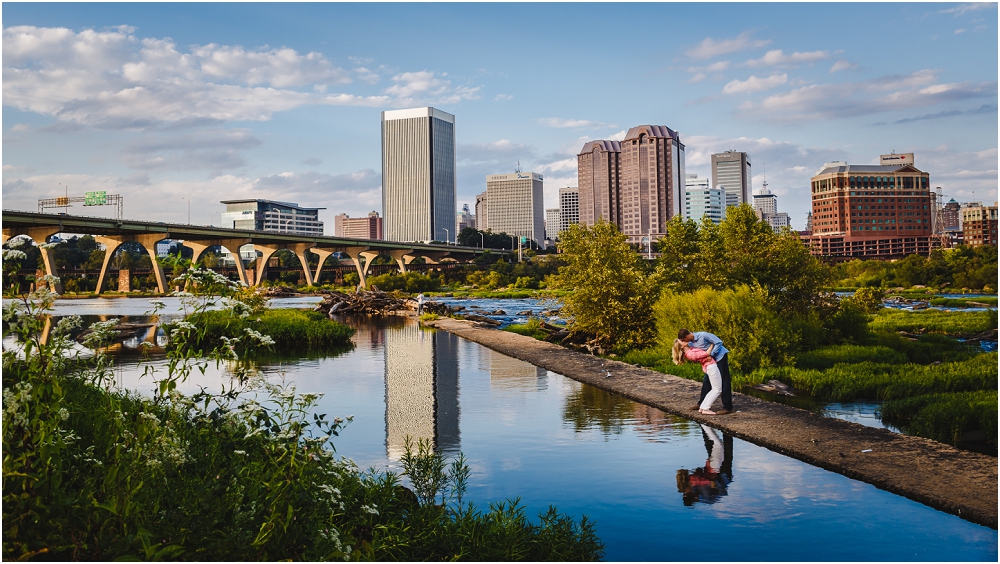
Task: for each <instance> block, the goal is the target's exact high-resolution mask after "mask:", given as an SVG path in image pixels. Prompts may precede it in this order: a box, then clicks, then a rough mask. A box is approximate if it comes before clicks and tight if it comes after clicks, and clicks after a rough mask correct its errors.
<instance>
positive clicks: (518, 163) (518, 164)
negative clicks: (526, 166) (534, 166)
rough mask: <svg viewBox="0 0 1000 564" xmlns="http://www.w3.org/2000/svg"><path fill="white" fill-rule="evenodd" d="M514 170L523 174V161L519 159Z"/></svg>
mask: <svg viewBox="0 0 1000 564" xmlns="http://www.w3.org/2000/svg"><path fill="white" fill-rule="evenodd" d="M514 172H516V173H517V174H521V161H517V168H516V169H514Z"/></svg>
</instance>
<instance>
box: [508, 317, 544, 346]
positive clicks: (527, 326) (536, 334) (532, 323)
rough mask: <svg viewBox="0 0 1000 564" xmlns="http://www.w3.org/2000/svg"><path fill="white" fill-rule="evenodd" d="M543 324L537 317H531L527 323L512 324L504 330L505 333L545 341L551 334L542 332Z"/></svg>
mask: <svg viewBox="0 0 1000 564" xmlns="http://www.w3.org/2000/svg"><path fill="white" fill-rule="evenodd" d="M541 327H542V322H541V320H539V319H538V318H537V317H529V318H528V321H527V322H526V323H512V324H510V325H508V326H507V327H505V328H504V331H510V332H511V333H517V334H518V335H525V336H527V337H533V338H535V339H539V340H544V339H545V337H548V336H549V334H548V333H546V332H545V331H542V329H541Z"/></svg>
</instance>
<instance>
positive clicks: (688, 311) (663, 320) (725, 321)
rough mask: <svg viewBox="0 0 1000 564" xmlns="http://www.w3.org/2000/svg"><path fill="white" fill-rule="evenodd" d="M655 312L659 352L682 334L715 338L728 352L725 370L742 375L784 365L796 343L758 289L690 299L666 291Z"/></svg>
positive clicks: (695, 294) (700, 293)
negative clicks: (683, 330) (688, 332)
mask: <svg viewBox="0 0 1000 564" xmlns="http://www.w3.org/2000/svg"><path fill="white" fill-rule="evenodd" d="M654 312H655V317H656V324H657V329H658V333H659V339H660V345H661V346H663V347H667V348H669V346H670V344H671V343H673V341H674V339H676V338H677V331H678V330H679V329H681V328H686V329H689V330H692V331H707V332H709V333H714V334H715V335H718V336H719V338H720V339H722V342H723V343H724V344H725V346H726V348H727V349H729V351H730V353H729V361H730V365H731V366H732V367H733V368H734V369H735V370H738V371H741V372H745V373H749V372H752V371H753V370H755V369H757V368H758V367H766V366H781V365H784V364H788V363H789V362H791V361H792V360H793V359H794V356H793V355H794V352H795V350H796V348H797V345H798V341H799V335H798V333H797V332H796V331H795V329H794V328H793V327H792V325H791V324H790V323H788V321H787V318H785V317H783V316H781V315H779V314H778V313H777V312H776V311H775V310H774V306H773V304H772V303H771V301H770V299H769V297H768V296H767V294H766V292H765V291H764V290H763V289H762V288H760V287H757V288H749V287H747V286H740V287H737V288H735V289H732V290H712V289H709V288H702V289H700V290H696V291H694V292H691V293H689V294H675V293H673V292H671V291H669V290H667V291H664V293H663V296H661V298H660V300H659V301H658V302H656V306H655V307H654Z"/></svg>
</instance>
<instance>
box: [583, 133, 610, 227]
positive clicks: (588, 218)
mask: <svg viewBox="0 0 1000 564" xmlns="http://www.w3.org/2000/svg"><path fill="white" fill-rule="evenodd" d="M576 163H577V169H576V170H577V180H578V184H577V188H578V189H579V194H580V204H579V205H580V223H582V224H583V225H593V224H595V223H597V220H599V219H603V220H604V221H609V222H611V223H614V224H615V225H620V224H621V223H620V219H621V214H620V212H619V209H618V208H619V201H618V198H619V192H620V190H619V186H620V183H621V168H620V167H621V143H619V142H618V141H606V140H598V141H589V142H588V143H586V144H585V145H584V146H583V149H581V150H580V153H579V154H578V155H577V156H576Z"/></svg>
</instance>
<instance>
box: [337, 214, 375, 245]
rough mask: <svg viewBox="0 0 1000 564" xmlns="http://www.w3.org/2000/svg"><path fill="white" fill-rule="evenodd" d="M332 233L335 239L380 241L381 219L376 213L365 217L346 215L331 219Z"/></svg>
mask: <svg viewBox="0 0 1000 564" xmlns="http://www.w3.org/2000/svg"><path fill="white" fill-rule="evenodd" d="M333 233H334V236H335V237H347V238H348V239H374V240H380V239H382V218H381V217H379V216H378V212H374V211H373V212H371V213H369V214H368V216H367V217H350V216H349V215H347V214H346V213H342V214H339V215H337V216H335V217H334V218H333Z"/></svg>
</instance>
